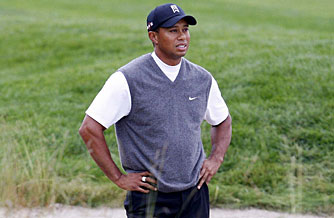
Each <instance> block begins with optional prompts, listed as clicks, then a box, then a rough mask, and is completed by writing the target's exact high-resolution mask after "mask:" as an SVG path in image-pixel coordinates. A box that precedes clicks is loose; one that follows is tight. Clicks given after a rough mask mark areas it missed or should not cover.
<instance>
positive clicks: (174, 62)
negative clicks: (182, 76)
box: [154, 49, 182, 66]
mask: <svg viewBox="0 0 334 218" xmlns="http://www.w3.org/2000/svg"><path fill="white" fill-rule="evenodd" d="M154 52H155V54H156V55H157V57H158V58H159V59H160V60H161V61H162V62H164V63H165V64H167V65H169V66H176V65H178V64H179V63H180V62H181V60H182V57H179V58H175V59H172V58H167V57H166V56H165V55H163V54H162V53H161V52H160V51H159V50H157V49H154Z"/></svg>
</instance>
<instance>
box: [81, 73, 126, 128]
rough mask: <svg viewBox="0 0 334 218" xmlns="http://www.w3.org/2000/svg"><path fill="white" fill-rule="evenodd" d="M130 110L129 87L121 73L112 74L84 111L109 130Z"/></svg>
mask: <svg viewBox="0 0 334 218" xmlns="http://www.w3.org/2000/svg"><path fill="white" fill-rule="evenodd" d="M130 110H131V96H130V89H129V85H128V83H127V81H126V78H125V76H124V75H123V73H122V72H119V71H118V72H116V73H114V74H112V75H111V76H110V77H109V79H108V80H107V81H106V83H105V84H104V86H103V88H102V89H101V91H100V92H99V93H98V94H97V95H96V97H95V99H94V100H93V102H92V103H91V105H90V106H89V108H88V109H87V111H86V114H87V115H88V116H90V117H91V118H93V119H94V120H95V121H97V122H98V123H100V124H101V125H102V126H104V127H105V128H109V127H110V126H111V125H113V124H115V123H116V122H117V121H118V120H120V119H121V118H122V117H124V116H126V115H128V114H129V113H130Z"/></svg>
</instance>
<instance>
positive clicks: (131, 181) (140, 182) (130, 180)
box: [115, 172, 157, 194]
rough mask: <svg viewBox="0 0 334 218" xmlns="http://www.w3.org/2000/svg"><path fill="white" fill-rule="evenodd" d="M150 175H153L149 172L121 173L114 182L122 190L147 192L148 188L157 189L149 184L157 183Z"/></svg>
mask: <svg viewBox="0 0 334 218" xmlns="http://www.w3.org/2000/svg"><path fill="white" fill-rule="evenodd" d="M143 177H144V179H143ZM152 177H153V175H152V174H151V173H150V172H142V173H128V174H126V175H124V174H123V175H122V176H121V177H120V178H119V179H118V180H117V181H115V183H116V185H118V186H119V187H120V188H122V189H124V190H127V191H139V192H143V193H146V194H147V193H149V192H150V190H152V191H157V188H156V187H154V186H153V185H151V184H157V181H156V180H155V179H153V178H152Z"/></svg>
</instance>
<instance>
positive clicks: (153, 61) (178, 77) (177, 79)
mask: <svg viewBox="0 0 334 218" xmlns="http://www.w3.org/2000/svg"><path fill="white" fill-rule="evenodd" d="M150 63H151V65H152V67H153V69H155V68H156V70H154V71H156V72H157V73H159V74H160V75H161V76H162V77H163V78H164V79H165V80H168V82H169V84H176V83H177V82H178V81H179V80H180V79H181V78H180V77H182V75H183V71H184V70H183V65H184V60H183V58H182V59H181V66H180V70H179V73H178V74H177V76H176V78H175V80H174V81H172V80H170V79H169V78H168V76H167V75H166V74H165V73H164V72H163V71H162V70H161V68H160V67H159V65H158V64H157V63H156V62H155V60H154V59H153V57H152V55H151V54H150Z"/></svg>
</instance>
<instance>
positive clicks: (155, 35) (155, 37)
mask: <svg viewBox="0 0 334 218" xmlns="http://www.w3.org/2000/svg"><path fill="white" fill-rule="evenodd" d="M148 37H149V38H150V40H151V41H152V43H153V44H154V45H156V44H158V33H157V32H154V31H150V32H148Z"/></svg>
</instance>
